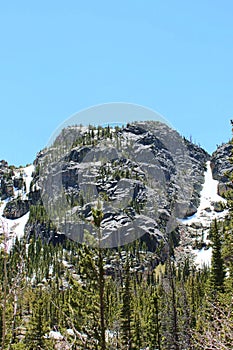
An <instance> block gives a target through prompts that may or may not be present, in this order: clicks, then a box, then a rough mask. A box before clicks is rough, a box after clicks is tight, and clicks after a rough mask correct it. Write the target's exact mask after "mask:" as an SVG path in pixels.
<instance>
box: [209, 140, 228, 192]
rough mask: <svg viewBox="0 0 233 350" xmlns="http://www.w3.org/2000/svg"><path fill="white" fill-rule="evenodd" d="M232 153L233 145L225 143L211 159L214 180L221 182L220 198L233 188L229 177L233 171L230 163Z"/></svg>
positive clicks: (219, 188)
mask: <svg viewBox="0 0 233 350" xmlns="http://www.w3.org/2000/svg"><path fill="white" fill-rule="evenodd" d="M232 151H233V145H232V144H231V143H225V144H223V145H221V146H219V147H218V148H217V150H216V151H215V152H214V153H213V155H212V158H211V168H212V173H213V178H214V179H215V180H218V181H219V184H218V194H219V195H220V196H221V195H223V194H224V193H225V192H226V191H228V190H229V189H232V188H233V186H232V182H231V181H230V180H229V176H228V174H229V173H230V172H232V170H233V164H232V163H231V162H230V157H231V156H232Z"/></svg>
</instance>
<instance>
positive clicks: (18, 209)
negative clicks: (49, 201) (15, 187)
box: [3, 199, 29, 220]
mask: <svg viewBox="0 0 233 350" xmlns="http://www.w3.org/2000/svg"><path fill="white" fill-rule="evenodd" d="M28 211H29V202H28V200H21V199H14V200H12V201H10V202H8V203H7V204H6V206H5V208H4V212H3V216H4V217H5V218H7V219H11V220H14V219H19V218H21V217H22V216H23V215H25V214H26V213H27V212H28Z"/></svg>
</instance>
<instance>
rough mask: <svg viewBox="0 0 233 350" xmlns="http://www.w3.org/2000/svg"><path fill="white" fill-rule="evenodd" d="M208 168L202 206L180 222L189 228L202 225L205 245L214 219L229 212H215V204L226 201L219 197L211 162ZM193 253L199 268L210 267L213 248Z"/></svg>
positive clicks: (221, 217)
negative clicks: (193, 225)
mask: <svg viewBox="0 0 233 350" xmlns="http://www.w3.org/2000/svg"><path fill="white" fill-rule="evenodd" d="M206 167H207V170H206V172H205V180H204V184H203V188H202V191H201V193H200V196H201V197H200V205H199V207H198V209H197V212H196V214H194V215H192V216H190V217H188V218H187V219H183V220H180V222H182V223H183V224H184V225H187V226H190V225H192V224H195V223H197V224H201V225H202V227H203V234H204V239H203V243H206V244H209V241H208V239H207V236H208V232H209V228H210V225H211V223H212V221H213V220H214V219H217V220H221V219H223V218H224V217H225V216H226V214H227V213H228V210H227V209H226V210H224V211H222V212H219V213H217V212H215V211H214V206H213V204H214V202H223V203H224V204H226V200H225V199H224V198H222V197H221V196H219V195H218V181H217V180H214V179H213V176H212V170H211V166H210V161H208V162H207V163H206ZM206 209H207V210H206ZM192 252H193V253H194V254H195V264H196V265H197V266H198V267H201V266H203V265H207V266H210V264H211V256H212V248H208V249H206V247H204V248H202V249H200V250H198V249H195V250H192Z"/></svg>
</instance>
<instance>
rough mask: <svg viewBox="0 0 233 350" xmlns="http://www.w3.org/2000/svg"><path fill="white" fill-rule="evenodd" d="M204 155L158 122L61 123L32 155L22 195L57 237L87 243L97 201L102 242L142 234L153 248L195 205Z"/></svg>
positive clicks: (34, 227) (31, 229) (32, 228)
mask: <svg viewBox="0 0 233 350" xmlns="http://www.w3.org/2000/svg"><path fill="white" fill-rule="evenodd" d="M209 158H210V156H209V155H208V154H207V153H206V152H205V151H204V150H203V149H202V148H200V147H198V146H196V145H194V144H192V143H191V142H189V141H188V140H186V139H184V138H182V137H181V136H180V135H179V134H178V133H177V132H176V131H174V130H173V129H171V128H170V127H168V126H167V125H165V124H162V123H159V122H140V123H138V122H137V123H132V124H130V125H127V126H126V127H122V128H118V127H117V128H115V129H112V128H110V127H107V128H100V127H99V128H92V127H89V128H83V127H78V126H77V127H68V128H66V129H65V130H63V131H62V133H61V134H60V135H59V136H58V137H57V138H56V140H55V141H54V143H53V144H52V146H51V147H49V148H48V149H46V150H44V151H43V152H41V153H40V154H38V157H37V159H36V161H35V167H36V169H38V171H36V172H35V176H34V180H33V182H32V185H31V191H30V193H29V201H30V202H31V204H33V205H34V206H35V205H36V204H41V202H43V205H44V206H45V208H46V210H47V213H48V216H49V217H50V219H51V222H52V223H53V225H54V226H55V227H57V232H58V233H59V237H61V235H65V236H66V237H68V238H71V239H73V240H76V241H78V242H86V243H88V244H93V239H95V238H96V237H97V232H96V227H94V225H93V208H94V207H96V205H97V202H98V201H101V205H102V211H103V218H102V221H101V231H102V239H101V245H102V246H103V247H113V246H117V245H119V244H124V243H128V242H131V241H133V240H135V239H137V238H141V239H142V240H144V241H145V242H146V243H147V244H148V246H149V248H150V249H153V250H154V249H156V247H157V246H158V245H159V244H160V243H161V241H163V242H164V241H166V238H167V234H168V233H169V232H171V231H173V230H175V229H176V227H177V224H176V218H184V217H187V216H190V215H192V214H194V213H195V212H196V210H197V207H198V204H199V194H200V190H201V188H202V184H203V181H204V176H203V174H204V170H205V163H206V161H207V160H209ZM41 199H42V201H41ZM49 229H50V231H51V227H50V228H49ZM43 231H45V230H43ZM32 233H36V234H37V235H39V234H40V230H38V223H36V222H29V223H28V225H27V235H28V236H30V235H31V234H32ZM44 235H45V236H46V237H47V239H48V237H49V239H50V240H51V239H52V240H54V239H55V236H57V237H58V235H57V233H56V232H51V234H48V232H46V233H45V232H44Z"/></svg>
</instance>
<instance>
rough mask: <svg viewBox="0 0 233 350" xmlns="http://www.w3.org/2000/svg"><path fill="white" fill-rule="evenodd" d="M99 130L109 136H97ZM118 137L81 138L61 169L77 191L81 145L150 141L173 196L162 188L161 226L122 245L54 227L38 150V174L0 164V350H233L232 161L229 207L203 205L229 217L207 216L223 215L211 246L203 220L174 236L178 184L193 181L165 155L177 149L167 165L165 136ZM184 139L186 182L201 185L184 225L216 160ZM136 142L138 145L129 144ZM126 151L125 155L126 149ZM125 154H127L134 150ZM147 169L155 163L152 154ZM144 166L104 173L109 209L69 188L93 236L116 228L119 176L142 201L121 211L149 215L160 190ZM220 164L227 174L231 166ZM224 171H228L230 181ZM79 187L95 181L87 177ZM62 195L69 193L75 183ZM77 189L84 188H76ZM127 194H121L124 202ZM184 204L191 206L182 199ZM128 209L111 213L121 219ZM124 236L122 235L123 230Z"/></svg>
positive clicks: (131, 129)
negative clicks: (205, 258) (112, 221)
mask: <svg viewBox="0 0 233 350" xmlns="http://www.w3.org/2000/svg"><path fill="white" fill-rule="evenodd" d="M143 127H145V125H144V126H143ZM98 132H99V133H102V135H98V134H97V133H98ZM120 132H121V134H119V135H121V138H120V137H119V139H118V137H116V136H115V135H116V134H113V133H112V135H111V132H110V130H109V129H107V128H106V130H104V129H103V131H102V129H101V130H99V131H98V130H97V129H96V130H93V131H90V130H89V131H88V132H87V134H86V136H85V137H84V136H81V137H79V139H78V140H77V143H76V144H75V145H73V147H75V152H74V151H73V150H71V152H70V153H69V154H68V158H69V157H71V156H72V157H73V158H72V159H71V158H69V161H68V163H67V164H68V166H66V168H62V170H63V171H64V169H65V171H64V172H63V173H64V174H65V179H67V181H68V182H69V185H71V184H72V183H73V180H74V177H75V175H74V173H72V166H73V165H74V163H72V162H78V161H79V160H80V159H79V160H78V159H77V158H78V157H80V149H83V147H85V148H87V146H88V147H89V146H90V147H96V144H97V143H98V142H99V139H98V137H99V138H100V141H101V142H102V140H103V142H106V140H107V141H109V142H110V141H111V142H112V139H115V142H116V143H120V142H121V143H122V144H123V145H124V135H127V137H128V135H129V133H131V134H130V135H134V136H133V137H134V140H135V139H136V142H137V144H136V145H137V147H138V149H139V145H140V151H141V149H143V150H144V149H148V147H152V146H153V152H154V153H153V154H154V155H155V156H157V157H159V158H158V159H159V160H160V165H161V163H162V164H163V172H164V174H166V176H165V175H164V176H163V179H165V180H164V184H165V187H164V188H165V189H167V188H168V189H171V190H172V191H171V196H166V195H165V194H166V193H165V192H164V193H165V194H164V193H163V197H161V198H162V200H161V202H163V204H164V203H165V204H164V207H162V208H159V209H162V210H161V211H160V212H159V213H157V216H156V225H157V226H156V230H155V227H154V226H153V228H154V231H153V232H152V231H151V232H150V234H148V232H145V233H144V235H140V237H138V238H137V239H136V240H134V241H131V242H130V243H128V244H125V245H122V246H111V247H103V246H102V247H101V245H100V244H99V245H98V244H88V243H89V242H85V241H84V242H80V240H79V239H69V235H67V234H64V233H62V232H60V231H59V230H58V229H57V227H56V223H55V222H54V221H52V220H51V218H50V217H49V215H48V212H47V211H46V209H45V207H44V205H43V202H42V201H41V194H40V193H39V192H40V187H39V185H40V182H39V177H40V174H39V162H38V159H40V158H41V157H44V153H43V154H42V153H41V154H39V156H38V159H37V162H36V163H35V169H34V170H33V168H32V167H31V168H30V171H32V170H33V171H34V173H33V178H31V177H30V174H29V170H28V168H24V169H23V170H22V169H21V170H19V169H14V168H9V167H8V166H7V164H6V163H4V164H3V163H2V168H1V176H2V184H4V186H1V191H2V192H1V198H2V206H1V215H3V216H2V221H1V230H2V234H1V256H0V264H1V269H0V278H1V290H0V294H1V295H0V297H1V311H0V312H1V314H0V317H1V322H0V339H1V340H0V342H1V349H2V350H4V349H19V350H23V349H25V350H26V349H29V350H34V349H38V350H39V349H47V350H50V349H51V350H52V349H57V350H58V349H89V350H91V349H92V350H115V349H119V350H120V349H122V350H126V349H128V350H142V349H144V350H172V349H174V350H185V349H187V350H189V349H191V350H200V349H206V350H207V349H215V350H220V349H228V350H229V349H233V299H232V295H233V189H232V188H231V183H232V181H233V173H232V170H231V167H229V164H230V163H229V162H227V165H226V164H225V163H224V164H225V165H224V166H225V168H226V167H227V169H226V170H227V174H226V175H225V174H223V173H221V174H220V175H219V176H221V179H220V177H219V179H218V180H219V181H220V183H221V181H222V183H224V186H225V187H224V190H223V185H221V186H220V187H219V189H220V188H221V191H220V190H219V194H221V195H222V196H223V197H224V198H225V199H226V202H225V203H224V199H223V202H218V203H217V202H216V203H212V202H211V207H212V208H204V207H203V208H204V209H206V212H207V213H208V212H215V213H218V212H221V213H222V212H224V215H219V216H218V215H213V216H208V218H210V217H213V218H214V217H215V219H214V220H213V221H212V223H211V225H210V229H207V227H206V226H205V227H204V229H205V233H206V235H207V236H208V239H207V238H206V239H205V240H204V238H203V237H202V238H201V240H198V237H197V233H198V232H199V231H198V230H199V229H200V228H201V230H202V232H203V227H202V226H199V227H198V226H197V223H195V222H192V226H188V225H185V223H184V221H182V225H178V224H177V225H175V226H174V227H173V226H172V228H174V229H169V230H168V222H169V219H170V218H171V217H172V215H173V214H174V213H173V212H172V209H173V204H174V201H173V199H174V198H175V195H177V194H176V192H175V189H177V187H178V185H180V186H181V185H182V184H184V183H185V178H186V180H187V177H186V176H187V174H184V173H183V176H184V178H180V179H177V178H176V175H177V171H178V170H179V167H178V166H177V163H176V162H175V159H176V158H175V157H177V155H175V156H174V155H172V156H173V158H172V156H170V158H169V152H168V151H169V149H168V148H167V147H165V148H164V149H165V150H166V154H167V157H168V158H169V162H168V166H169V168H168V167H167V163H166V162H165V161H164V159H163V154H162V152H161V150H162V149H163V145H161V144H160V143H159V141H158V139H157V138H155V137H154V136H153V135H149V136H150V137H148V134H146V132H144V130H142V129H140V128H136V127H135V126H127V128H126V129H125V130H123V131H120ZM138 135H139V136H140V140H139V141H140V143H139V142H138V137H139V136H138ZM101 137H102V139H101ZM72 142H73V141H72ZM128 142H129V143H130V141H128ZM184 142H185V144H186V147H187V149H188V150H189V152H188V154H187V158H186V159H187V160H188V161H189V162H190V163H189V164H190V169H191V170H192V172H191V173H192V175H190V177H188V180H189V181H193V186H194V189H195V191H194V192H193V194H192V195H190V198H188V208H186V210H185V211H184V210H182V214H183V216H182V217H180V218H179V219H183V220H184V219H186V220H187V219H188V217H190V216H191V215H195V213H197V215H198V213H199V211H198V208H200V205H201V203H202V202H201V200H202V199H200V197H201V195H200V192H201V189H202V186H203V183H204V171H205V170H206V169H205V164H206V162H207V161H208V160H209V159H210V157H209V156H208V154H207V153H206V152H204V151H203V150H202V149H199V148H198V147H197V146H195V145H192V144H191V143H190V142H189V141H187V140H184ZM130 145H131V147H133V143H132V137H131V143H130ZM77 147H79V148H77ZM80 147H81V148H80ZM143 147H144V148H143ZM221 152H222V151H221V150H220V151H219V152H218V156H217V155H216V154H215V155H214V157H213V158H212V168H213V169H215V171H213V173H214V175H215V177H216V176H217V175H216V174H217V173H219V170H216V169H217V166H216V164H217V163H216V162H215V163H214V162H213V159H216V158H217V159H218V166H219V154H220V153H221ZM230 152H231V148H230ZM132 153H133V151H132ZM96 154H97V153H96ZM96 154H95V156H96ZM130 155H131V153H130ZM170 155H171V153H170ZM124 156H125V158H124V159H126V154H125V153H124ZM66 157H67V155H66ZM75 157H76V158H75ZM127 157H128V159H129V158H130V157H129V154H127ZM229 157H230V154H229ZM231 158H232V159H233V157H231ZM224 161H225V159H224ZM150 162H151V158H149V159H148V163H150ZM143 165H144V163H143V162H142V161H141V163H140V162H138V163H137V167H136V160H135V163H133V162H131V163H130V162H129V161H128V162H122V163H120V162H117V161H116V160H115V163H114V162H112V168H111V167H110V166H109V167H108V174H106V173H104V170H103V167H102V168H101V167H100V171H102V172H103V178H99V177H98V176H97V177H98V181H99V182H98V183H97V184H98V186H99V187H100V188H101V191H100V192H101V198H102V199H103V198H104V200H105V201H106V203H108V206H107V205H106V206H103V205H100V204H99V203H100V202H98V203H97V205H90V203H92V200H91V199H90V198H89V196H90V193H89V194H88V200H87V198H86V197H85V196H83V197H81V196H80V192H73V197H72V196H71V195H70V197H69V199H70V198H72V200H73V201H74V203H72V204H73V205H71V207H72V209H73V208H76V210H77V211H79V213H80V211H81V209H82V208H85V210H83V212H82V214H83V215H84V214H85V215H86V218H87V219H88V218H89V217H91V219H92V227H93V230H96V232H97V233H99V234H100V233H101V230H102V229H103V228H104V229H105V228H106V227H108V226H107V224H106V222H109V216H108V211H107V210H109V203H111V201H114V200H115V197H114V196H116V197H117V195H118V194H119V192H117V191H116V190H112V192H111V191H110V190H109V189H111V188H113V182H111V181H115V182H114V186H118V189H119V181H122V183H123V180H124V184H125V183H128V184H132V183H133V184H138V187H137V190H138V191H136V195H135V198H136V199H138V200H135V202H131V211H130V208H129V205H128V204H127V206H125V207H126V208H127V210H124V211H123V210H122V213H123V214H124V216H125V217H129V218H133V217H137V218H138V220H139V219H140V220H141V217H140V215H142V214H143V215H144V216H145V212H143V210H144V208H145V204H144V203H145V201H144V199H145V197H143V195H142V194H144V196H146V195H147V194H148V193H149V194H151V193H155V192H152V190H153V191H155V188H156V187H155V186H152V185H151V184H152V181H151V182H150V181H148V178H147V177H146V175H148V173H146V171H145V168H146V167H148V164H147V165H146V166H145V165H144V168H143ZM140 166H141V168H140ZM173 166H174V167H173ZM73 168H74V167H73ZM220 168H221V171H222V168H223V167H220ZM25 169H26V170H25ZM127 169H128V172H127ZM142 169H143V170H144V173H143V171H141V170H142ZM181 170H182V169H181ZM150 171H151V170H150ZM169 171H170V172H169ZM13 173H14V175H13ZM44 173H45V172H43V175H44ZM67 174H69V177H68V175H67ZM223 175H224V176H226V178H225V179H224V181H223ZM216 178H217V177H216ZM12 179H13V180H12ZM103 179H104V181H102V180H103ZM109 179H110V180H111V181H110V180H109ZM122 179H123V180H122ZM125 179H127V180H125ZM100 180H101V181H100ZM11 181H13V182H12V186H11V185H10V184H11ZM127 181H128V182H127ZM80 183H82V185H83V186H87V185H86V183H85V182H84V181H83V178H82V182H81V181H80ZM88 184H89V182H88ZM109 184H111V186H112V187H111V186H109ZM139 185H140V186H142V187H140V186H139ZM143 185H144V187H143ZM166 186H167V187H166ZM169 186H170V187H169ZM84 188H87V187H84ZM140 188H141V191H139V189H140ZM180 188H182V186H181V187H180ZM16 189H17V190H16ZM66 189H67V193H68V191H69V190H70V186H67V188H66ZM73 189H76V187H75V185H74V187H73ZM148 189H149V190H148ZM114 191H115V192H114ZM150 191H151V192H150ZM82 193H83V192H82ZM186 193H187V192H186ZM134 194H135V192H134ZM139 194H140V195H139ZM121 195H122V192H121ZM106 196H107V197H106ZM10 198H11V199H10ZM121 198H124V197H123V195H122V197H121ZM176 198H177V197H176ZM180 198H181V199H183V197H182V196H181V197H180ZM85 201H86V202H85ZM28 202H29V203H28ZM12 203H13V204H12ZM69 203H70V202H69ZM150 203H151V202H150ZM85 205H86V207H85ZM88 205H89V207H90V208H89V207H88ZM27 206H28V207H27ZM87 207H88V208H89V209H88V210H87ZM203 208H201V209H202V210H204V209H203ZM129 211H130V214H129ZM122 213H119V212H115V217H117V216H120V214H121V215H122ZM179 213H180V212H179ZM146 214H147V216H148V217H149V218H151V215H152V214H151V213H148V211H147V212H146ZM25 215H27V217H26V216H25ZM79 215H80V214H79ZM144 216H143V220H144V221H140V225H141V226H143V229H145V227H147V226H145V222H146V223H147V222H148V221H146V220H148V217H147V218H146V219H145V217H144ZM5 218H6V219H5ZM26 219H27V220H26ZM106 219H108V220H107V221H106ZM4 220H5V221H4ZM9 220H11V221H9ZM15 220H18V221H15ZM20 220H21V221H20ZM22 220H24V221H22ZM104 220H105V221H104ZM9 222H10V223H11V222H12V223H16V226H17V224H18V226H17V227H18V228H19V227H21V228H22V226H20V225H22V224H23V225H24V226H23V228H25V234H24V235H20V234H18V231H19V230H18V229H17V228H15V227H14V225H13V224H9ZM26 222H27V224H26ZM25 225H26V226H25ZM104 225H106V226H104ZM199 225H200V223H199ZM61 227H62V226H61ZM61 227H60V228H61ZM169 227H170V226H169ZM17 230H18V231H17ZM127 230H128V229H127ZM127 230H126V231H125V232H124V233H126V235H127V233H128V231H127ZM145 230H146V229H145ZM207 231H208V232H207ZM195 232H196V236H194V233H195ZM21 233H22V232H21ZM71 238H72V237H71ZM97 238H98V237H97ZM186 239H189V240H190V241H189V242H191V243H188V246H189V250H186V251H184V244H183V241H185V240H186ZM209 247H211V248H212V254H211V264H210V265H207V264H206V265H202V266H200V265H197V264H196V262H195V257H194V254H192V250H193V251H194V250H195V251H196V252H197V251H200V250H201V249H203V251H204V249H205V250H206V252H208V251H209V250H208V249H211V248H209Z"/></svg>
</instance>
